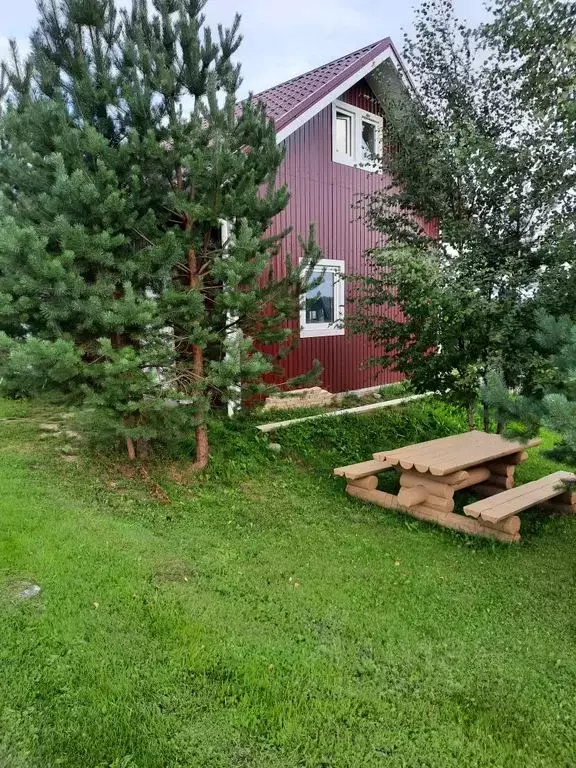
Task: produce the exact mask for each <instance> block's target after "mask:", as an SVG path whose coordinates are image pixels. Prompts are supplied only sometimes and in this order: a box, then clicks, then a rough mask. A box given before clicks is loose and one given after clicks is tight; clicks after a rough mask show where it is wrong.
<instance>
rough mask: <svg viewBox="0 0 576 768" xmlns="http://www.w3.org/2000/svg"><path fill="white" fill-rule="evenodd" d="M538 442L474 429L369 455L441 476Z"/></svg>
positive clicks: (379, 459)
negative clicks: (523, 440) (526, 441)
mask: <svg viewBox="0 0 576 768" xmlns="http://www.w3.org/2000/svg"><path fill="white" fill-rule="evenodd" d="M539 444H540V440H538V439H535V440H530V441H529V442H528V443H520V442H518V441H516V440H507V439H506V438H504V437H502V435H496V434H489V433H487V432H480V431H474V432H465V433H463V434H461V435H450V436H449V437H441V438H439V439H438V440H428V441H427V442H425V443H416V444H415V445H406V446H405V447H404V448H394V449H392V450H390V451H379V452H377V453H375V454H373V455H374V459H375V460H376V461H387V462H389V463H390V464H392V465H394V466H398V467H399V468H401V469H405V470H410V469H414V470H416V471H417V472H429V473H430V474H432V475H436V476H439V477H441V476H443V475H449V474H451V473H452V472H457V471H458V470H461V469H467V468H469V467H477V466H479V465H483V464H485V463H486V462H489V461H495V460H497V459H500V458H502V457H504V456H509V455H511V454H515V453H519V452H521V451H523V450H524V449H525V448H527V447H531V446H534V445H539Z"/></svg>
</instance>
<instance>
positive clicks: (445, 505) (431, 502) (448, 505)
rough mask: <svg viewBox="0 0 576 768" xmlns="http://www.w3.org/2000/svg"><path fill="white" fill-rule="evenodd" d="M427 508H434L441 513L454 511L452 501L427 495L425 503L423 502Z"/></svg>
mask: <svg viewBox="0 0 576 768" xmlns="http://www.w3.org/2000/svg"><path fill="white" fill-rule="evenodd" d="M424 503H425V504H426V506H427V507H434V509H438V510H440V511H441V512H453V511H454V499H453V498H451V499H443V498H440V496H432V495H431V494H428V496H427V497H426V501H425V502H424Z"/></svg>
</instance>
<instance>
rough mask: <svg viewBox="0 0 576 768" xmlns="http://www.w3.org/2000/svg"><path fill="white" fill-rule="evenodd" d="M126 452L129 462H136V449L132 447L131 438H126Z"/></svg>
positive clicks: (132, 441)
mask: <svg viewBox="0 0 576 768" xmlns="http://www.w3.org/2000/svg"><path fill="white" fill-rule="evenodd" d="M126 451H127V452H128V458H129V459H130V461H135V460H136V448H135V447H134V440H132V438H131V437H127V438H126Z"/></svg>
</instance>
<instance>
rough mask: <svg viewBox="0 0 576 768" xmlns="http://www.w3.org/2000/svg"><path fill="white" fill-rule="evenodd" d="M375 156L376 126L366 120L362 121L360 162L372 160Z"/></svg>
mask: <svg viewBox="0 0 576 768" xmlns="http://www.w3.org/2000/svg"><path fill="white" fill-rule="evenodd" d="M375 154H376V126H375V125H374V123H369V122H368V121H367V120H362V160H364V161H369V160H373V159H374V155H375Z"/></svg>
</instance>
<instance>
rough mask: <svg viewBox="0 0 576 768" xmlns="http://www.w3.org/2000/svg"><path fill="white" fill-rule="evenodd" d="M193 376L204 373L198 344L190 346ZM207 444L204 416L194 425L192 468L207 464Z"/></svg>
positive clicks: (202, 354)
mask: <svg viewBox="0 0 576 768" xmlns="http://www.w3.org/2000/svg"><path fill="white" fill-rule="evenodd" d="M192 354H193V371H194V378H195V379H196V380H197V381H200V380H201V379H202V377H203V375H204V352H203V351H202V348H201V347H199V346H198V345H194V347H193V348H192ZM208 456H209V445H208V426H207V424H206V421H205V418H204V416H202V421H201V423H200V424H198V426H197V427H196V460H195V462H194V464H193V465H192V470H193V471H195V472H198V471H200V470H202V469H205V468H206V466H207V465H208Z"/></svg>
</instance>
